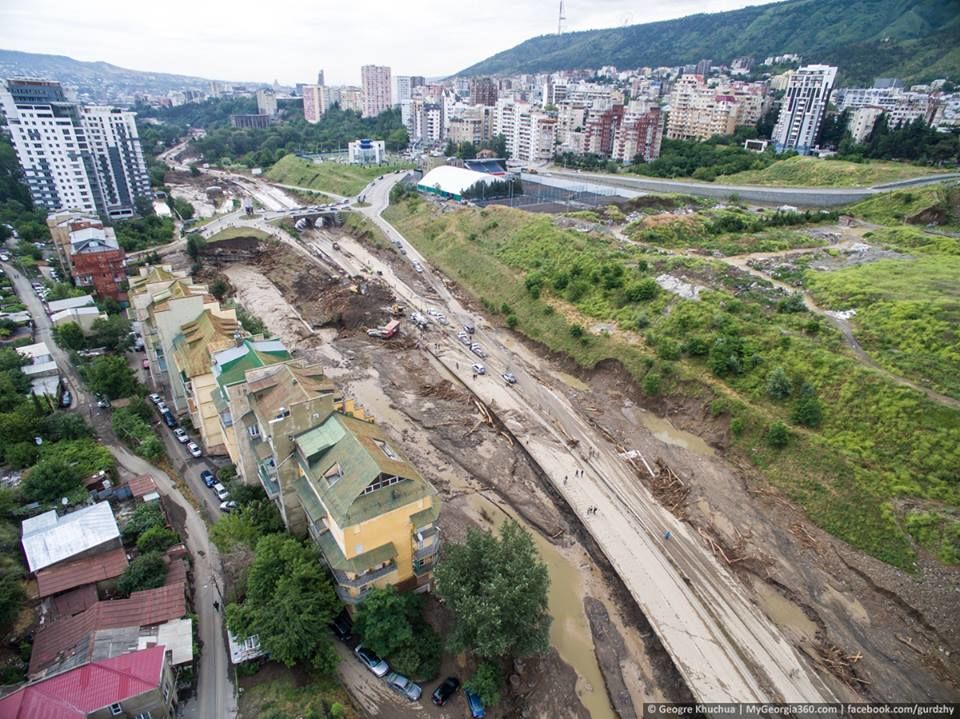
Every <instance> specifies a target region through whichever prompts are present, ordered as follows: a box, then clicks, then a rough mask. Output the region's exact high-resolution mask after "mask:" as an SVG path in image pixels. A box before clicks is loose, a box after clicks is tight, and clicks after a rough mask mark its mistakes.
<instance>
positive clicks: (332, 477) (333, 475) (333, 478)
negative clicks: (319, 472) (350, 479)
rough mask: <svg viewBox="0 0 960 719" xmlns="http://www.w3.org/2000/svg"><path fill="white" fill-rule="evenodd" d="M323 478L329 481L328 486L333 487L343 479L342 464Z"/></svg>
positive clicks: (330, 470) (331, 469) (334, 467)
mask: <svg viewBox="0 0 960 719" xmlns="http://www.w3.org/2000/svg"><path fill="white" fill-rule="evenodd" d="M323 478H324V479H325V480H327V484H329V485H330V486H331V487H332V486H333V485H335V484H336V483H337V482H339V481H340V480H341V479H342V478H343V469H342V468H341V467H340V463H339V462H338V463H337V464H335V465H333V466H332V467H330V469H328V470H327V471H326V472H324V473H323Z"/></svg>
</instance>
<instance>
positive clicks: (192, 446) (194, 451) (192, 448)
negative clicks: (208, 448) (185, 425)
mask: <svg viewBox="0 0 960 719" xmlns="http://www.w3.org/2000/svg"><path fill="white" fill-rule="evenodd" d="M187 451H188V452H189V453H190V454H191V455H193V456H194V457H202V456H203V450H202V449H200V445H199V444H197V443H196V442H187Z"/></svg>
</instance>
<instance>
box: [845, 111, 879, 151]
mask: <svg viewBox="0 0 960 719" xmlns="http://www.w3.org/2000/svg"><path fill="white" fill-rule="evenodd" d="M882 114H883V108H882V107H877V106H876V105H864V106H863V107H858V108H857V109H856V110H854V111H853V112H852V113H850V119H849V120H848V121H847V130H849V132H850V137H851V138H852V139H853V141H854V142H858V143H859V142H866V141H867V140H868V139H869V138H870V135H871V134H872V133H873V128H874V127H875V126H876V124H877V119H878V118H879V117H880V115H882Z"/></svg>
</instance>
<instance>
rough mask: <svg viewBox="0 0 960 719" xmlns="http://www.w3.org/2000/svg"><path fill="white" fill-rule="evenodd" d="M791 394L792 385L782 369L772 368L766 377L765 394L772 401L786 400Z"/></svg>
mask: <svg viewBox="0 0 960 719" xmlns="http://www.w3.org/2000/svg"><path fill="white" fill-rule="evenodd" d="M792 392H793V383H792V382H791V381H790V378H789V377H787V373H786V372H785V371H784V369H783V367H774V368H773V369H772V370H770V373H769V374H768V375H767V394H768V395H770V396H771V397H773V398H774V399H786V398H787V397H789V396H790V394H791V393H792Z"/></svg>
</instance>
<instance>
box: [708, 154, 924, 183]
mask: <svg viewBox="0 0 960 719" xmlns="http://www.w3.org/2000/svg"><path fill="white" fill-rule="evenodd" d="M937 172H942V170H937V169H936V168H932V167H918V166H916V165H908V164H906V163H902V162H883V161H880V160H870V161H868V162H863V163H859V162H845V161H843V160H821V159H819V158H815V157H789V158H787V159H786V160H780V161H778V162H775V163H773V164H772V165H770V166H769V167H767V168H765V169H763V170H750V171H748V172H738V173H736V174H734V175H721V176H720V177H718V178H717V179H716V182H718V183H723V184H732V185H773V186H791V185H796V186H798V187H871V186H873V185H877V184H882V183H885V182H894V181H896V180H905V179H907V178H910V177H921V176H923V175H933V174H936V173H937Z"/></svg>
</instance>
